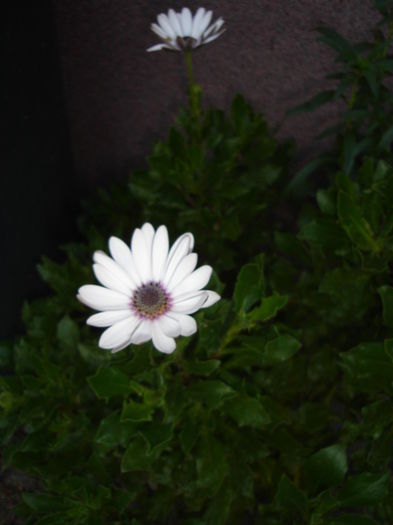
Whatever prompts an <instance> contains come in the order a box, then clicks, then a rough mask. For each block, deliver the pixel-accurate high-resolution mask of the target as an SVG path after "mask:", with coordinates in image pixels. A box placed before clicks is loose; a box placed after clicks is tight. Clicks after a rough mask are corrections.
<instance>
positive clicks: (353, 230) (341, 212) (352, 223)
mask: <svg viewBox="0 0 393 525" xmlns="http://www.w3.org/2000/svg"><path fill="white" fill-rule="evenodd" d="M337 212H338V217H339V219H340V223H341V225H342V227H343V228H344V230H345V231H346V232H347V235H348V237H349V238H350V239H351V240H352V241H353V242H354V243H355V244H356V245H357V246H358V247H359V248H361V249H363V250H367V251H369V250H375V248H376V245H375V241H374V239H373V234H372V231H371V228H370V225H369V224H368V222H367V221H366V219H365V218H364V217H363V213H362V211H361V209H360V207H359V206H358V205H357V204H356V203H355V202H354V200H353V199H352V197H351V196H350V195H348V194H347V193H344V192H343V191H341V190H340V191H339V192H338V199H337Z"/></svg>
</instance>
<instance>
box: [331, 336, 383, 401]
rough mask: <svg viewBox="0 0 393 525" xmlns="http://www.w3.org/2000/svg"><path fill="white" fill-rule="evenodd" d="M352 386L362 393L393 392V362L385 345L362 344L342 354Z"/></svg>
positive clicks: (343, 364)
mask: <svg viewBox="0 0 393 525" xmlns="http://www.w3.org/2000/svg"><path fill="white" fill-rule="evenodd" d="M340 358H341V365H342V367H343V368H344V371H345V373H346V374H347V376H348V380H349V382H350V384H351V385H352V386H353V387H355V388H356V389H359V390H360V391H362V392H373V393H375V392H388V393H390V392H392V377H393V362H392V359H391V358H390V357H389V355H388V353H387V352H386V348H385V345H384V344H383V343H361V344H360V345H358V346H356V347H355V348H352V349H351V350H350V351H348V352H343V353H341V354H340Z"/></svg>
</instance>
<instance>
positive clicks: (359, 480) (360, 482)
mask: <svg viewBox="0 0 393 525" xmlns="http://www.w3.org/2000/svg"><path fill="white" fill-rule="evenodd" d="M389 483H390V474H389V473H388V472H386V473H384V474H372V473H371V472H363V473H362V474H359V475H357V476H353V477H352V478H350V479H348V481H347V482H346V484H345V485H344V487H343V489H342V490H341V492H340V494H339V495H338V500H339V502H340V504H341V505H342V506H345V507H347V506H354V507H356V506H368V505H375V504H376V503H379V502H381V501H384V500H385V499H386V497H387V495H388V491H389Z"/></svg>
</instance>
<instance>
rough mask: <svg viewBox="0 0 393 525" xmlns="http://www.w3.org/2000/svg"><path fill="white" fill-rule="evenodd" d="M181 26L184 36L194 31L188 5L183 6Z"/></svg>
mask: <svg viewBox="0 0 393 525" xmlns="http://www.w3.org/2000/svg"><path fill="white" fill-rule="evenodd" d="M181 27H182V30H183V37H187V36H191V32H192V15H191V11H190V10H189V9H188V7H183V9H182V12H181Z"/></svg>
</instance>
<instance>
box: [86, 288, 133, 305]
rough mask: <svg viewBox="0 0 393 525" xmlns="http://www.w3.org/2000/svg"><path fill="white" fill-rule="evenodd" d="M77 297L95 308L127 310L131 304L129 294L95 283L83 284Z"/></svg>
mask: <svg viewBox="0 0 393 525" xmlns="http://www.w3.org/2000/svg"><path fill="white" fill-rule="evenodd" d="M77 298H78V299H79V300H80V301H81V302H82V303H84V304H86V305H87V306H90V308H94V310H125V309H127V308H128V307H129V304H130V298H129V297H128V296H127V295H124V294H122V293H119V292H115V291H114V290H108V289H107V288H103V287H102V286H97V285H95V284H85V285H84V286H81V288H79V290H78V295H77Z"/></svg>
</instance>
